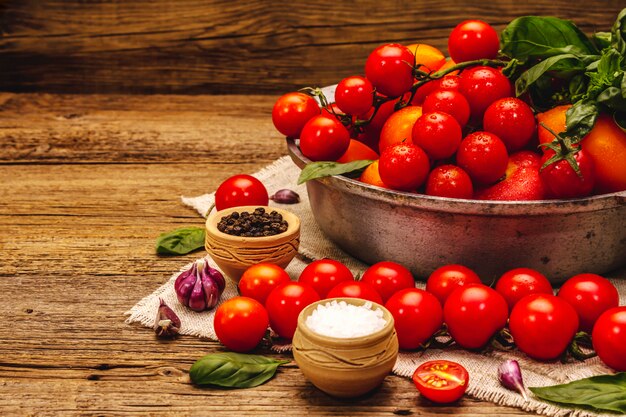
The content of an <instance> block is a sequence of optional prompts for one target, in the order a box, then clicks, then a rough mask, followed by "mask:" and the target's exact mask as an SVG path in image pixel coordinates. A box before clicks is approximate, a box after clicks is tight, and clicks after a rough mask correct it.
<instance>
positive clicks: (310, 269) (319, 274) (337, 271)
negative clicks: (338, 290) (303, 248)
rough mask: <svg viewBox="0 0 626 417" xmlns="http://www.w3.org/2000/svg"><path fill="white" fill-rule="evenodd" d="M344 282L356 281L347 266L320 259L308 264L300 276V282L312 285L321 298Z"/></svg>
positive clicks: (331, 260) (334, 261)
mask: <svg viewBox="0 0 626 417" xmlns="http://www.w3.org/2000/svg"><path fill="white" fill-rule="evenodd" d="M344 281H354V275H352V272H351V271H350V270H349V269H348V267H347V266H345V265H344V264H342V263H341V262H339V261H336V260H334V259H327V258H325V259H318V260H316V261H313V262H311V263H310V264H308V265H307V266H306V267H305V268H304V269H303V270H302V273H301V274H300V277H299V278H298V282H301V283H304V284H307V285H310V286H311V287H312V288H313V289H314V290H315V292H316V293H317V294H318V295H319V296H320V297H321V298H326V297H327V295H328V292H329V291H330V290H332V289H333V288H334V287H335V286H336V285H337V284H339V283H340V282H344Z"/></svg>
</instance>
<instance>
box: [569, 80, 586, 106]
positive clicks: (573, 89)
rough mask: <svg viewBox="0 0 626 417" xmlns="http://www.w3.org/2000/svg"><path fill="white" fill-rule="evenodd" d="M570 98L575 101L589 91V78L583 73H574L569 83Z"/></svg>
mask: <svg viewBox="0 0 626 417" xmlns="http://www.w3.org/2000/svg"><path fill="white" fill-rule="evenodd" d="M568 91H569V96H570V100H571V101H572V102H573V103H575V102H577V101H578V100H580V99H581V98H582V97H583V96H584V95H585V93H586V92H587V78H585V76H584V75H583V74H577V75H574V76H573V77H572V78H571V79H570V80H569V84H568Z"/></svg>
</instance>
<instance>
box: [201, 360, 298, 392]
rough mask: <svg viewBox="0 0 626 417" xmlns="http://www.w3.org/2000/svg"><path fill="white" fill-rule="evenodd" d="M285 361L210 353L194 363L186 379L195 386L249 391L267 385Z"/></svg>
mask: <svg viewBox="0 0 626 417" xmlns="http://www.w3.org/2000/svg"><path fill="white" fill-rule="evenodd" d="M288 362H290V361H277V360H275V359H272V358H268V357H265V356H259V355H246V354H242V353H234V352H224V353H213V354H210V355H206V356H204V357H202V358H200V359H199V360H197V361H196V362H195V363H194V364H193V365H192V366H191V369H190V370H189V377H190V378H191V381H193V383H194V384H196V385H215V386H220V387H229V388H252V387H256V386H258V385H261V384H263V383H265V382H267V381H268V380H269V379H271V378H272V377H273V376H274V374H275V373H276V369H277V368H278V367H279V366H280V365H282V364H285V363H288Z"/></svg>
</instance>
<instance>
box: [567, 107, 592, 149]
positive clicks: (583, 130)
mask: <svg viewBox="0 0 626 417" xmlns="http://www.w3.org/2000/svg"><path fill="white" fill-rule="evenodd" d="M598 113H599V109H598V104H597V103H596V102H595V101H578V102H576V103H574V105H573V106H572V107H570V108H569V109H568V110H567V112H566V113H565V124H566V130H565V134H566V136H568V137H570V138H572V142H574V143H577V142H579V141H581V140H582V138H584V137H585V136H586V135H587V133H589V132H590V131H591V129H593V126H594V125H595V124H596V119H597V118H598Z"/></svg>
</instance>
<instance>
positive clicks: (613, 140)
mask: <svg viewBox="0 0 626 417" xmlns="http://www.w3.org/2000/svg"><path fill="white" fill-rule="evenodd" d="M582 146H583V148H584V149H585V152H587V153H588V154H589V155H590V156H591V159H593V162H594V165H595V168H596V189H597V190H598V192H600V193H611V192H615V191H623V190H626V163H624V161H626V132H624V131H623V130H622V129H620V127H619V126H618V125H617V124H616V123H615V121H614V120H613V117H611V115H609V114H600V115H599V116H598V119H597V121H596V124H595V126H594V127H593V129H591V132H589V134H588V135H587V136H585V138H584V139H583V141H582Z"/></svg>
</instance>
